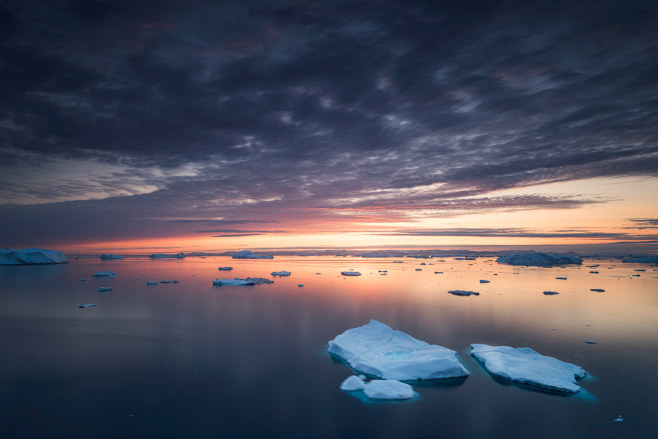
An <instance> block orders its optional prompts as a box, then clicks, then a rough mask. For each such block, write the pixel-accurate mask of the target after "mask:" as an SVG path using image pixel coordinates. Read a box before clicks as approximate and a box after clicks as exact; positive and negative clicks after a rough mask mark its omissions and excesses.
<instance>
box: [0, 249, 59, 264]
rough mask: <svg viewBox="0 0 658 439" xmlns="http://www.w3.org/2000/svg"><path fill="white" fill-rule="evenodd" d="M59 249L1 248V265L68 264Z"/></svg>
mask: <svg viewBox="0 0 658 439" xmlns="http://www.w3.org/2000/svg"><path fill="white" fill-rule="evenodd" d="M68 262H69V260H68V259H66V256H64V255H63V254H62V252H59V251H57V250H47V249H44V248H23V249H10V248H2V249H0V265H34V264H68Z"/></svg>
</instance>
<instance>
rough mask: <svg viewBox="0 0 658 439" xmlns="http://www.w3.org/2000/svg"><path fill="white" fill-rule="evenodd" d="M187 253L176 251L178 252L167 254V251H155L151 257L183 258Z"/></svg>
mask: <svg viewBox="0 0 658 439" xmlns="http://www.w3.org/2000/svg"><path fill="white" fill-rule="evenodd" d="M184 257H185V255H184V254H183V252H180V253H176V254H165V253H154V254H152V255H151V256H149V258H151V259H170V258H175V259H183V258H184Z"/></svg>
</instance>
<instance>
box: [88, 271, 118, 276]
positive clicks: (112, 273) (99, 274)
mask: <svg viewBox="0 0 658 439" xmlns="http://www.w3.org/2000/svg"><path fill="white" fill-rule="evenodd" d="M92 276H94V277H116V276H117V275H116V273H114V272H113V271H97V272H96V273H94V274H92Z"/></svg>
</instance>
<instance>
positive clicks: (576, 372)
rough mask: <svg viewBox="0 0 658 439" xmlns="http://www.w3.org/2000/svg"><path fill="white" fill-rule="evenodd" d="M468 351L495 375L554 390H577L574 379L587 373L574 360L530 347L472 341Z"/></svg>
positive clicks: (577, 386)
mask: <svg viewBox="0 0 658 439" xmlns="http://www.w3.org/2000/svg"><path fill="white" fill-rule="evenodd" d="M471 355H472V356H473V357H475V358H476V359H478V360H479V361H481V362H482V363H483V365H484V367H485V368H486V369H487V370H488V371H489V373H490V374H491V375H493V376H495V377H497V378H501V379H505V380H509V381H514V382H517V383H521V384H527V385H530V386H535V387H538V388H540V389H543V390H549V391H554V392H564V393H575V392H578V391H579V390H580V386H579V385H578V384H576V379H581V378H584V377H585V376H586V375H587V372H585V370H584V369H583V368H581V367H579V366H576V365H575V364H571V363H566V362H564V361H560V360H558V359H557V358H553V357H549V356H546V355H541V354H539V353H537V352H535V351H534V350H532V349H530V348H513V347H510V346H489V345H485V344H472V345H471Z"/></svg>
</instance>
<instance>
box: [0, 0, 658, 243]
mask: <svg viewBox="0 0 658 439" xmlns="http://www.w3.org/2000/svg"><path fill="white" fill-rule="evenodd" d="M657 77H658V8H657V7H656V4H655V2H653V1H648V0H647V1H635V2H625V1H606V2H572V1H548V0H546V1H518V2H517V1H495V0H493V1H491V0H489V1H452V0H451V1H447V0H444V1H432V2H429V1H428V2H415V1H399V2H398V1H391V2H368V1H363V2H351V1H289V2H269V1H253V2H238V1H229V2H212V1H202V0H198V1H192V2H175V1H162V0H159V1H157V2H156V1H145V0H140V1H131V2H119V1H66V0H62V1H45V0H43V1H37V0H26V1H23V2H14V3H13V4H9V5H4V6H3V7H1V8H0V93H1V94H2V96H3V99H2V100H1V101H0V159H1V161H0V186H2V187H3V188H4V191H2V190H0V204H13V205H14V206H5V207H4V208H2V209H0V210H3V211H4V212H5V213H6V215H5V216H4V218H3V219H2V221H0V223H2V224H5V225H10V223H11V224H13V225H14V226H13V227H14V228H12V229H5V230H6V232H5V233H6V234H7V236H8V237H9V236H10V235H11V234H13V232H9V230H15V228H16V227H18V225H19V224H20V223H21V222H23V218H26V219H25V220H24V222H25V223H26V224H27V226H26V227H27V228H26V229H25V230H32V228H33V229H37V228H38V227H37V225H38V223H39V221H40V218H41V217H40V215H45V216H46V217H52V218H54V220H53V221H54V224H56V225H57V224H59V222H58V221H60V222H61V226H57V227H58V229H57V230H60V229H61V231H62V233H64V235H66V236H81V235H82V234H86V236H91V235H93V234H95V233H96V234H97V233H101V232H100V229H99V227H100V226H99V223H104V222H106V221H107V222H108V225H107V227H106V228H104V229H102V230H103V232H102V233H112V231H115V233H116V234H123V235H138V234H139V233H140V231H139V230H137V226H136V225H133V226H130V227H129V226H127V225H126V226H125V227H124V228H123V229H121V230H120V229H119V227H118V226H115V225H114V224H119V223H121V221H123V219H124V218H125V219H126V222H127V221H128V220H127V219H128V218H130V220H131V221H134V222H140V221H141V225H142V226H141V227H142V228H141V229H140V230H141V233H149V234H156V235H157V236H160V234H167V233H177V232H180V231H191V229H188V228H187V226H188V225H189V226H190V227H192V225H193V224H202V223H203V224H209V225H210V224H213V225H216V226H220V225H230V224H249V223H254V224H257V223H258V222H265V220H259V219H256V220H244V219H243V218H274V219H273V221H278V222H281V223H282V224H283V223H291V222H296V221H301V220H302V219H303V218H306V219H309V220H310V219H313V218H318V217H327V216H332V215H334V214H333V213H330V209H354V210H355V211H360V212H365V211H367V212H368V214H371V213H372V212H373V211H377V210H380V211H383V210H386V209H389V210H394V211H395V210H398V211H403V210H411V209H419V208H422V209H428V210H434V211H437V212H439V214H437V216H441V215H444V216H449V215H451V214H452V215H454V214H460V213H461V212H473V211H474V210H476V209H517V208H519V209H526V208H539V207H554V208H572V207H578V206H582V205H586V204H588V203H592V202H600V201H601V200H581V199H577V198H574V197H569V196H565V197H554V198H550V197H544V198H542V197H539V196H537V197H534V198H533V197H532V196H527V197H511V198H505V199H502V198H496V197H492V196H488V195H487V194H488V193H489V192H491V191H494V190H499V189H505V188H515V187H524V186H529V185H534V184H542V183H550V182H560V181H569V180H577V179H582V178H593V177H617V176H638V175H641V176H647V175H648V176H656V175H657V171H658V98H656V96H658V81H656V78H657ZM85 167H87V168H88V171H87V172H85V173H84V174H83V175H80V173H79V172H78V173H76V172H68V171H67V170H68V169H71V170H73V169H81V168H84V169H86V168H85ZM38 176H41V178H38ZM432 185H436V188H433V189H430V190H428V191H426V192H425V193H423V195H418V194H416V195H414V194H408V193H405V190H407V189H414V188H418V187H424V186H432ZM382 191H384V192H382ZM386 191H388V192H386ZM387 194H388V195H387ZM366 196H367V197H369V198H366ZM97 198H106V199H105V200H103V201H102V202H97V201H95V200H94V199H97ZM71 200H88V201H80V202H72V201H71ZM55 202H58V203H59V204H62V203H60V202H65V203H63V204H62V205H61V206H58V205H56V204H47V203H55ZM27 203H32V204H33V203H46V204H43V205H42V206H41V207H34V208H24V207H22V206H17V205H21V204H27ZM108 206H111V209H110V208H109V207H108ZM304 208H314V209H317V210H310V211H305V212H301V210H302V209H304ZM272 212H273V213H272ZM450 212H452V213H450ZM35 215H37V216H35ZM66 215H68V216H69V218H70V217H71V216H73V217H75V219H73V220H72V222H73V223H74V224H78V225H79V226H77V227H76V230H75V231H73V230H68V231H66V228H67V226H66V223H65V217H66ZM394 215H398V216H399V217H400V218H404V214H403V213H399V212H398V213H396V214H394ZM334 216H335V215H334ZM375 216H376V215H375ZM108 218H116V221H115V223H113V224H109V222H111V221H112V220H110V219H108ZM215 218H224V219H221V220H215ZM353 218H354V217H353ZM379 219H380V220H383V215H382V216H380V217H379ZM85 221H86V222H85ZM204 221H207V222H205V223H204ZM30 224H32V226H30ZM146 225H150V226H148V227H147V226H146ZM69 227H71V226H70V225H69ZM167 227H169V228H167ZM133 229H134V231H133ZM21 230H22V229H21ZM241 232H245V233H257V232H254V231H249V230H244V231H242V230H241ZM34 233H36V234H37V235H38V234H39V233H41V232H38V231H35V232H34ZM268 233H270V232H268Z"/></svg>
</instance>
